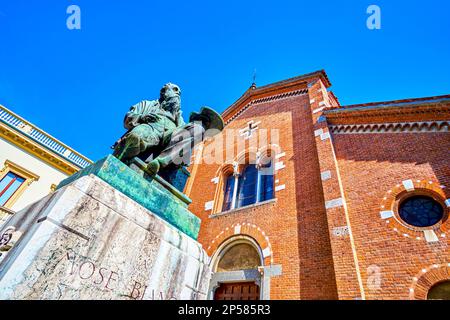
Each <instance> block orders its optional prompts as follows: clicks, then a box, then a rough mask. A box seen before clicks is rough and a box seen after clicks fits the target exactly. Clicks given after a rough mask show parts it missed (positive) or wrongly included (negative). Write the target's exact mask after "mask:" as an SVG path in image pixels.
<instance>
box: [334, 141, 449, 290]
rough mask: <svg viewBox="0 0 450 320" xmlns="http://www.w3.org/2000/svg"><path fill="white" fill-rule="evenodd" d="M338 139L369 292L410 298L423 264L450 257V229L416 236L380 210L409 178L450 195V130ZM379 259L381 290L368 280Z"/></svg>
mask: <svg viewBox="0 0 450 320" xmlns="http://www.w3.org/2000/svg"><path fill="white" fill-rule="evenodd" d="M333 141H334V146H335V151H336V157H337V160H338V163H339V169H340V172H341V178H342V184H343V187H344V192H345V197H346V202H347V207H348V211H349V217H350V221H351V227H352V232H353V236H354V240H355V246H356V250H357V255H358V260H359V266H360V270H361V276H362V279H363V285H364V290H365V293H366V298H367V299H408V298H409V296H410V293H411V292H410V289H411V288H413V284H414V281H415V279H414V278H415V277H416V278H417V277H418V275H420V274H422V273H423V272H422V269H426V270H427V271H428V270H429V269H430V268H437V266H440V265H442V264H446V263H448V262H449V260H448V259H449V256H450V251H449V236H450V235H449V234H448V233H447V234H446V237H445V238H442V237H441V233H443V232H441V231H439V230H438V231H436V234H437V235H438V237H439V242H437V243H427V242H426V241H425V240H424V237H423V236H422V237H421V240H417V239H416V238H415V237H414V236H415V235H416V236H417V235H420V233H414V232H409V231H408V230H407V229H405V230H403V231H402V230H398V231H397V232H395V231H394V230H393V229H392V228H389V227H388V226H387V223H386V221H385V220H383V219H381V217H380V211H381V210H389V208H386V209H384V208H381V205H383V203H385V202H383V198H384V197H386V195H387V194H388V192H389V190H394V189H395V188H397V189H401V188H403V187H402V181H404V180H408V179H412V180H414V182H415V183H416V184H417V183H418V182H417V180H421V182H422V185H423V186H424V187H425V188H429V189H431V188H436V190H439V189H440V190H442V193H441V197H443V198H444V197H445V198H444V199H446V198H450V195H449V192H450V190H449V189H448V187H449V186H450V183H449V182H450V181H449V179H450V166H449V160H448V150H450V134H449V133H397V134H387V133H385V134H347V135H346V134H341V135H334V136H333ZM430 181H431V182H432V184H430ZM419 184H420V183H419ZM441 186H446V188H442V187H441ZM392 222H395V221H392ZM392 222H391V223H392ZM398 229H400V228H398ZM404 233H406V234H408V237H406V236H404V235H403V234H404ZM373 265H375V266H378V267H379V268H381V269H380V271H381V274H380V275H381V288H380V289H377V290H371V289H370V287H369V286H368V284H367V280H368V276H369V275H368V273H367V268H368V267H369V266H373ZM433 265H435V266H433ZM449 278H450V275H449Z"/></svg>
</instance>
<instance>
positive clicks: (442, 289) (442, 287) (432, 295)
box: [427, 280, 450, 300]
mask: <svg viewBox="0 0 450 320" xmlns="http://www.w3.org/2000/svg"><path fill="white" fill-rule="evenodd" d="M427 299H428V300H450V280H447V281H443V282H439V283H437V284H435V285H434V286H433V287H431V289H430V291H428V295H427Z"/></svg>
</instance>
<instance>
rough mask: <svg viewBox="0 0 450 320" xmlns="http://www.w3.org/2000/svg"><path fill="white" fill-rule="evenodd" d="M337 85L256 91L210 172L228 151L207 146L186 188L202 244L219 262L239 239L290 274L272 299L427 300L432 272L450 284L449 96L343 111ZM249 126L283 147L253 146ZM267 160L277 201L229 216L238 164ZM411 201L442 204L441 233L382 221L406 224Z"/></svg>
mask: <svg viewBox="0 0 450 320" xmlns="http://www.w3.org/2000/svg"><path fill="white" fill-rule="evenodd" d="M330 86H331V84H330V82H329V80H328V78H327V75H326V74H325V72H324V71H319V72H315V73H312V74H308V75H304V76H300V77H296V78H293V79H288V80H285V81H281V82H277V83H274V84H271V85H268V86H264V87H260V88H256V87H255V86H253V87H251V88H250V89H249V90H247V91H246V92H245V93H244V95H243V96H242V97H241V98H240V99H238V100H237V101H236V103H234V104H233V105H232V106H231V107H229V108H228V109H227V110H226V111H225V112H224V113H223V116H224V120H225V121H226V128H225V131H226V130H229V129H234V131H233V132H236V133H237V134H236V137H235V139H233V140H228V141H227V139H226V137H225V133H224V134H223V135H222V138H223V139H222V141H221V142H219V145H220V148H218V150H220V151H219V152H223V160H222V161H220V163H214V164H206V163H205V161H204V160H205V159H206V156H207V155H208V154H210V151H211V150H213V147H214V146H216V145H218V142H217V140H216V141H208V142H205V143H204V144H202V145H201V146H200V148H199V149H198V150H197V152H196V154H195V160H196V163H194V164H193V165H192V166H191V168H190V171H191V178H190V179H189V181H188V185H187V188H186V193H187V194H188V196H189V197H190V198H192V199H193V204H192V205H191V207H190V209H191V211H192V212H194V213H195V214H197V215H198V216H199V217H200V218H201V219H202V227H201V230H200V236H199V241H200V242H201V243H202V244H203V246H204V248H205V249H206V250H207V252H208V254H209V255H210V256H211V257H213V256H215V255H216V253H217V250H220V246H221V244H222V243H224V242H225V241H227V240H229V239H231V238H233V237H236V236H247V237H250V238H252V239H253V240H254V241H255V242H256V243H257V244H258V246H259V247H260V249H261V252H262V255H263V261H264V266H265V267H266V268H269V267H270V266H274V265H277V266H281V269H282V272H281V274H280V275H277V276H274V277H272V278H271V279H270V298H271V299H409V298H423V297H424V293H423V292H424V290H425V289H424V288H425V287H426V286H425V285H424V283H425V282H426V281H425V280H424V278H423V274H424V273H422V271H423V270H434V269H436V270H438V268H441V269H442V270H444V271H442V270H441V269H439V270H441V271H440V272H439V275H440V277H441V278H445V274H447V276H448V277H447V278H448V279H449V278H450V274H448V273H446V272H447V270H448V268H446V266H447V264H448V263H449V262H450V261H449V247H448V245H449V236H450V235H449V234H448V231H447V230H449V229H448V224H449V221H448V219H447V217H448V207H446V206H447V204H448V202H447V204H446V203H445V200H446V199H448V198H450V196H449V190H448V189H447V186H449V185H450V183H449V182H450V181H449V179H450V169H449V168H450V166H449V163H450V161H449V159H448V150H449V149H450V148H449V147H450V135H449V128H448V122H447V121H449V115H450V96H446V97H434V98H427V99H416V100H414V99H413V100H404V101H397V102H391V103H383V104H381V103H379V104H366V105H359V106H349V107H341V106H340V105H339V102H338V100H337V98H336V97H335V96H334V94H333V93H332V92H331V91H329V90H328V89H329V87H330ZM250 122H252V123H253V124H255V123H256V124H258V130H256V131H255V134H254V137H258V134H259V132H262V131H263V130H262V129H268V130H272V129H276V130H277V133H278V136H270V137H271V138H270V139H269V141H268V143H267V144H266V145H261V144H260V145H257V146H256V147H254V146H252V144H251V143H252V139H253V138H250V139H248V140H246V139H245V138H244V137H243V136H242V135H240V134H239V132H241V133H242V130H243V129H245V128H246V127H248V126H249V123H250ZM251 125H252V124H250V126H251ZM255 139H257V138H255ZM243 144H247V145H245V146H244V148H242V145H243ZM240 147H241V148H240ZM227 148H228V151H229V150H233V151H234V152H231V153H232V154H230V152H225V150H226V149H227ZM241 149H243V150H244V152H243V153H242V154H239V153H238V152H239V150H241ZM267 150H271V151H270V153H269V154H270V156H271V157H272V158H273V161H274V162H275V169H276V171H275V176H274V181H275V190H276V192H275V199H274V200H272V201H266V202H263V203H260V204H256V205H252V206H248V207H244V208H239V209H236V210H231V211H229V212H225V213H222V212H221V211H222V210H221V209H222V203H223V188H224V176H225V175H226V174H228V173H229V172H230V171H233V162H234V161H236V160H237V159H252V157H255V154H256V153H257V152H258V151H260V152H262V153H265V152H266V151H267ZM215 152H218V151H217V150H216V151H215ZM199 160H203V161H199ZM237 170H239V169H237ZM405 181H410V182H411V183H412V184H413V186H414V190H413V189H411V185H410V184H408V183H409V182H405ZM405 186H406V187H408V188H409V189H408V190H406V189H405V188H406V187H405ZM402 188H403V189H402ZM406 192H421V193H424V194H430V195H433V196H434V197H436V199H439V200H440V201H441V202H442V205H443V207H445V210H446V213H445V215H444V219H443V221H442V222H441V223H440V224H439V225H436V226H433V228H434V229H433V230H432V233H430V232H429V231H426V232H424V230H421V229H420V228H416V229H415V230H412V229H411V228H409V227H407V226H405V225H404V224H402V222H401V219H400V218H399V217H397V216H395V214H394V215H393V216H392V217H389V218H383V217H382V215H381V214H380V212H385V211H390V210H391V209H392V211H393V212H394V213H395V210H396V209H395V206H396V203H398V201H397V200H398V199H397V198H398V197H400V196H402V195H404V194H405V193H406ZM425 233H426V235H427V236H425ZM430 234H431V236H433V234H434V235H435V236H436V237H437V239H438V240H437V241H432V242H430ZM434 240H436V239H434ZM433 266H434V267H433ZM436 266H438V267H436ZM433 272H434V271H433ZM436 272H437V271H436ZM418 274H419V276H418ZM443 274H444V276H443ZM421 279H422V280H421ZM441 280H442V279H441ZM428 289H429V288H428ZM415 290H418V293H417V294H414V292H415ZM425 297H426V294H425Z"/></svg>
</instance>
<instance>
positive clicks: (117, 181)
mask: <svg viewBox="0 0 450 320" xmlns="http://www.w3.org/2000/svg"><path fill="white" fill-rule="evenodd" d="M133 165H137V166H138V167H139V166H145V164H144V163H143V162H141V161H140V160H138V161H137V162H135V163H133V164H132V166H131V167H129V166H127V165H125V164H124V163H122V162H121V161H119V160H118V159H117V158H116V157H113V156H111V155H110V156H107V157H106V158H105V159H102V160H100V161H97V162H96V163H94V164H92V165H90V166H89V167H87V168H85V169H83V170H81V171H79V172H77V173H75V174H74V175H72V176H71V177H69V178H67V179H65V180H63V181H62V182H61V183H60V184H59V185H58V189H60V188H62V187H64V186H66V185H68V184H70V183H71V182H73V181H75V180H77V179H79V178H81V177H83V176H87V175H95V176H97V177H99V178H100V179H102V180H103V181H105V182H106V183H108V184H109V185H111V186H112V187H114V188H115V189H116V190H118V191H120V192H122V193H123V194H124V195H126V196H127V197H129V198H130V199H132V200H134V201H136V202H137V203H138V204H140V205H141V206H143V207H144V208H146V209H148V210H150V211H151V212H152V213H154V214H156V215H157V216H159V217H160V218H162V219H163V220H165V221H167V222H168V223H170V224H171V225H173V226H174V227H176V228H178V229H179V230H180V231H182V232H184V233H185V234H187V235H188V236H190V237H191V238H194V239H197V236H198V232H199V230H200V222H201V221H200V219H199V218H198V217H197V216H196V215H194V214H193V213H192V212H190V211H189V210H188V208H187V207H188V205H189V204H190V203H191V200H190V199H189V198H188V197H187V196H186V195H184V194H183V193H182V192H180V191H178V190H177V189H175V188H173V187H172V186H171V185H170V184H168V183H167V182H166V181H165V180H164V179H162V178H161V177H159V176H158V175H155V176H153V177H149V176H147V175H146V172H145V171H146V169H144V170H136V169H135V168H133Z"/></svg>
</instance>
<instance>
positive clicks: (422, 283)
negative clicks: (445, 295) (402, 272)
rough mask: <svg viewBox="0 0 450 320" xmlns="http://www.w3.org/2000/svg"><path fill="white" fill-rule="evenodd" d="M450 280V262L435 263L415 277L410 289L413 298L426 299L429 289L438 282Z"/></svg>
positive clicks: (410, 296) (410, 295)
mask: <svg viewBox="0 0 450 320" xmlns="http://www.w3.org/2000/svg"><path fill="white" fill-rule="evenodd" d="M445 280H450V263H445V264H434V265H432V266H430V267H427V268H424V269H422V270H421V271H420V273H419V274H418V275H417V276H416V277H414V278H413V282H412V284H411V287H410V289H409V298H410V299H411V300H426V299H427V295H428V291H429V290H430V289H431V288H432V287H433V286H434V285H435V284H437V283H439V282H442V281H445Z"/></svg>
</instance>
